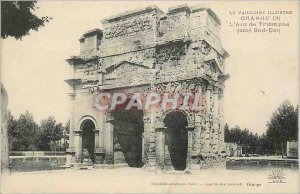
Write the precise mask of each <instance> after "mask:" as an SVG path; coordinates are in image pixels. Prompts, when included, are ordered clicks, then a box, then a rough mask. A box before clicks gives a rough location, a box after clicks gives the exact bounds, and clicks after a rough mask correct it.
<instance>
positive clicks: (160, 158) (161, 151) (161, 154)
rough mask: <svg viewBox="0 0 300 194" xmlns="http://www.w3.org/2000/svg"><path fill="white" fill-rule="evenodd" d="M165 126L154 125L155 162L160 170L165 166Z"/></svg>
mask: <svg viewBox="0 0 300 194" xmlns="http://www.w3.org/2000/svg"><path fill="white" fill-rule="evenodd" d="M166 129H167V128H166V127H164V126H160V127H159V126H158V127H156V129H155V130H156V139H157V140H156V141H157V143H156V163H157V167H158V169H160V170H163V169H164V166H165V133H166V132H165V131H166Z"/></svg>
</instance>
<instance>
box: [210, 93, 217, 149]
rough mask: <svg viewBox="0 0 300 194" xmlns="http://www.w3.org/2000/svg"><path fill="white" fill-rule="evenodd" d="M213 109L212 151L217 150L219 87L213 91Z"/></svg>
mask: <svg viewBox="0 0 300 194" xmlns="http://www.w3.org/2000/svg"><path fill="white" fill-rule="evenodd" d="M212 100H213V110H212V122H213V126H212V133H211V144H212V145H213V147H212V148H213V149H212V151H213V152H214V153H215V152H218V147H219V145H218V139H219V89H218V88H215V89H214V91H213V97H212Z"/></svg>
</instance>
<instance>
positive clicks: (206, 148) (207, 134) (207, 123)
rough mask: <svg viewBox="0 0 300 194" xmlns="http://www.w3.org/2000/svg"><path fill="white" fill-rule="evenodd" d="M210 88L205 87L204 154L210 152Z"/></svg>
mask: <svg viewBox="0 0 300 194" xmlns="http://www.w3.org/2000/svg"><path fill="white" fill-rule="evenodd" d="M211 90H212V87H211V86H207V90H206V94H205V102H206V106H205V128H206V131H205V137H204V139H205V146H204V152H206V153H208V152H209V151H210V141H209V140H210V130H211V129H210V117H211V102H210V101H211V100H210V98H211Z"/></svg>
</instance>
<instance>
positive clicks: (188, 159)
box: [185, 126, 195, 170]
mask: <svg viewBox="0 0 300 194" xmlns="http://www.w3.org/2000/svg"><path fill="white" fill-rule="evenodd" d="M185 129H186V130H187V131H188V150H187V157H186V169H187V170H191V167H192V152H193V133H194V132H193V131H194V129H195V127H194V126H187V127H186V128H185Z"/></svg>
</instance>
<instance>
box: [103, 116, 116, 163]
mask: <svg viewBox="0 0 300 194" xmlns="http://www.w3.org/2000/svg"><path fill="white" fill-rule="evenodd" d="M113 122H114V120H113V119H110V120H107V121H106V122H105V161H104V162H105V164H114V125H113Z"/></svg>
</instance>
